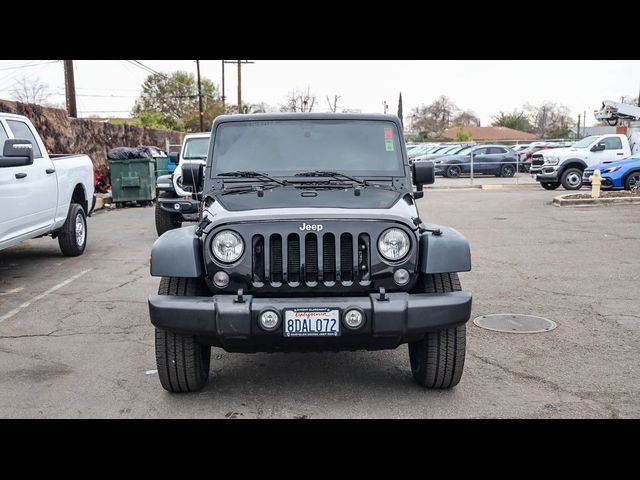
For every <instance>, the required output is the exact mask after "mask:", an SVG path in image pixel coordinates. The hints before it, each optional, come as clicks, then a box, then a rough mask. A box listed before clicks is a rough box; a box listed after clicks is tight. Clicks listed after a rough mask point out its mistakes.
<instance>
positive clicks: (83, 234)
mask: <svg viewBox="0 0 640 480" xmlns="http://www.w3.org/2000/svg"><path fill="white" fill-rule="evenodd" d="M58 245H60V250H61V251H62V254H63V255H64V256H65V257H77V256H79V255H82V254H83V253H84V249H85V248H86V246H87V215H86V213H85V211H84V208H82V207H81V206H80V205H78V204H77V203H72V204H71V205H70V206H69V213H67V219H66V220H65V221H64V225H62V228H61V229H60V230H59V231H58Z"/></svg>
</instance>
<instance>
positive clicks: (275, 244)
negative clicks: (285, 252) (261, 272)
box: [269, 235, 282, 282]
mask: <svg viewBox="0 0 640 480" xmlns="http://www.w3.org/2000/svg"><path fill="white" fill-rule="evenodd" d="M269 244H270V245H269V246H270V253H271V256H270V258H269V264H270V270H271V281H272V282H282V237H281V236H280V235H271V238H270V239H269Z"/></svg>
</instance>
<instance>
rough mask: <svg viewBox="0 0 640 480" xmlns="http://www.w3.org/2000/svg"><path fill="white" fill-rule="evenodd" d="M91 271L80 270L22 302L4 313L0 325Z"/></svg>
mask: <svg viewBox="0 0 640 480" xmlns="http://www.w3.org/2000/svg"><path fill="white" fill-rule="evenodd" d="M91 270H92V269H91V268H89V269H87V270H82V271H81V272H79V273H76V274H75V275H74V276H73V277H70V278H67V279H66V280H65V281H63V282H60V283H58V284H57V285H54V286H53V287H51V288H50V289H49V290H47V291H46V292H44V293H41V294H40V295H37V296H35V297H33V298H32V299H31V300H28V301H26V302H24V303H23V304H21V305H19V306H17V307H16V308H14V309H13V310H11V311H9V312H7V313H5V314H4V315H2V316H0V323H2V322H4V321H5V320H9V319H10V318H11V317H13V316H14V315H15V314H17V313H20V312H21V311H22V310H24V309H25V308H28V307H29V306H30V305H31V304H33V303H34V302H37V301H39V300H42V299H43V298H44V297H46V296H47V295H49V294H51V293H53V292H55V291H56V290H59V289H61V288H62V287H64V286H67V285H69V284H70V283H71V282H73V281H74V280H77V279H78V278H80V277H81V276H83V275H84V274H85V273H87V272H90V271H91Z"/></svg>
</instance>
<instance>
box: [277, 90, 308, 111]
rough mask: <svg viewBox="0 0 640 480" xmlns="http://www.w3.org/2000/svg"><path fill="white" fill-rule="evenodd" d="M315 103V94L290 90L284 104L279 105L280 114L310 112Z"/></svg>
mask: <svg viewBox="0 0 640 480" xmlns="http://www.w3.org/2000/svg"><path fill="white" fill-rule="evenodd" d="M315 103H316V96H315V94H312V93H310V91H309V87H307V89H306V90H304V91H301V90H292V91H291V92H289V95H288V96H287V100H286V101H285V103H284V104H282V105H280V111H281V112H312V111H313V107H314V105H315Z"/></svg>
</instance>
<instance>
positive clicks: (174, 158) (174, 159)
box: [169, 152, 180, 165]
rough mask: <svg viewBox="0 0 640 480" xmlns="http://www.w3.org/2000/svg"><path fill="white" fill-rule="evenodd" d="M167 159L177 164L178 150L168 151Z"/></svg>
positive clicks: (178, 160) (178, 159)
mask: <svg viewBox="0 0 640 480" xmlns="http://www.w3.org/2000/svg"><path fill="white" fill-rule="evenodd" d="M169 161H170V162H171V163H175V164H176V165H178V163H180V152H169Z"/></svg>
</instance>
